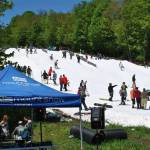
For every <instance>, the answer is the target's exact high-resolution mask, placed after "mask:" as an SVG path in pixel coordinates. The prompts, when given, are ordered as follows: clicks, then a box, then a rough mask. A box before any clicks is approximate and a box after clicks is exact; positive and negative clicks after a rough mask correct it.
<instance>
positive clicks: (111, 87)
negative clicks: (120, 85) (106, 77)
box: [108, 83, 117, 101]
mask: <svg viewBox="0 0 150 150" xmlns="http://www.w3.org/2000/svg"><path fill="white" fill-rule="evenodd" d="M116 86H117V85H112V83H109V86H108V92H109V95H110V98H109V101H112V98H113V94H114V90H113V88H114V87H116Z"/></svg>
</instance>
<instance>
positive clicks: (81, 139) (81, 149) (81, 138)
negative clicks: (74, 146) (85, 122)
mask: <svg viewBox="0 0 150 150" xmlns="http://www.w3.org/2000/svg"><path fill="white" fill-rule="evenodd" d="M79 114H80V150H83V135H82V117H81V107H79Z"/></svg>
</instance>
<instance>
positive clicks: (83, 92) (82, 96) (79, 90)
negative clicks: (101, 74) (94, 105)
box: [78, 86, 88, 110]
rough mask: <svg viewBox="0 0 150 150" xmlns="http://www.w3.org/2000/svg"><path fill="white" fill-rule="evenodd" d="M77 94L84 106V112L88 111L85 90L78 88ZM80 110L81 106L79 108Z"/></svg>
mask: <svg viewBox="0 0 150 150" xmlns="http://www.w3.org/2000/svg"><path fill="white" fill-rule="evenodd" d="M78 94H79V95H80V99H81V104H82V105H83V106H84V109H85V110H88V107H87V105H86V103H85V97H86V89H85V87H84V86H79V88H78ZM81 109H82V106H81Z"/></svg>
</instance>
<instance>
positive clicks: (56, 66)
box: [54, 59, 58, 69]
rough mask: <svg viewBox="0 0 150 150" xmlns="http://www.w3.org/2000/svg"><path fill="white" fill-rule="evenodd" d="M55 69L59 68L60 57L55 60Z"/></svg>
mask: <svg viewBox="0 0 150 150" xmlns="http://www.w3.org/2000/svg"><path fill="white" fill-rule="evenodd" d="M54 66H55V69H58V59H57V60H56V61H55V62H54Z"/></svg>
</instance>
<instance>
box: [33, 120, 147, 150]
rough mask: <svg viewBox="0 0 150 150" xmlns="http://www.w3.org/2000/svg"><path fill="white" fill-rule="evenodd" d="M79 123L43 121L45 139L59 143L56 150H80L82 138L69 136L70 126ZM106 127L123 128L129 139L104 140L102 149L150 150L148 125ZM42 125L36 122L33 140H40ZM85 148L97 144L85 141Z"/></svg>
mask: <svg viewBox="0 0 150 150" xmlns="http://www.w3.org/2000/svg"><path fill="white" fill-rule="evenodd" d="M76 124H79V122H78V121H76V120H75V121H72V122H59V123H46V122H44V123H42V130H43V141H52V143H53V144H55V145H57V147H55V148H54V149H55V150H80V140H79V139H76V138H69V135H70V134H69V133H70V128H71V127H72V126H73V125H76ZM83 126H84V127H89V128H90V124H89V123H83ZM106 128H123V129H124V130H125V131H126V132H127V134H128V139H127V140H112V141H106V142H102V143H101V144H100V145H99V148H100V149H101V150H150V129H149V128H146V127H122V126H119V125H109V126H107V127H106ZM39 129H40V125H39V123H34V129H33V132H34V133H33V140H34V141H40V130H39ZM83 147H84V150H96V146H93V145H89V144H87V143H85V142H83Z"/></svg>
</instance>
